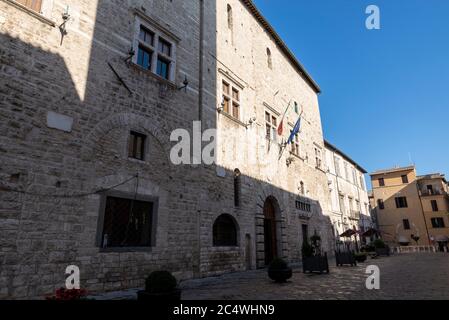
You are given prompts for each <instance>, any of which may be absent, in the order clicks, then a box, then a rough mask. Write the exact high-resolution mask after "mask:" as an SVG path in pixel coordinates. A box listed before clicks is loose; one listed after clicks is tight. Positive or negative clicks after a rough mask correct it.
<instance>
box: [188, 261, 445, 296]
mask: <svg viewBox="0 0 449 320" xmlns="http://www.w3.org/2000/svg"><path fill="white" fill-rule="evenodd" d="M332 263H333V261H332ZM369 265H377V266H378V267H379V268H380V272H381V275H380V276H381V278H380V281H381V288H380V290H367V289H366V287H365V282H366V279H367V276H368V275H367V274H365V271H366V267H367V266H369ZM181 287H182V288H183V295H182V298H183V299H184V300H309V299H313V300H353V299H360V300H395V299H405V300H415V299H417V300H429V299H444V300H449V254H443V253H436V254H435V253H432V254H430V253H429V254H425V253H423V254H404V255H395V256H391V257H385V258H379V259H374V260H371V259H369V260H368V261H367V262H366V263H363V264H359V266H357V267H342V268H337V267H331V274H330V275H305V274H303V273H302V272H301V270H299V269H296V270H294V274H293V278H292V279H291V280H290V281H289V282H288V283H286V284H276V283H273V282H272V281H270V280H269V279H268V276H267V273H266V271H265V270H258V271H251V272H245V273H236V274H228V275H224V276H221V277H217V278H208V279H201V280H190V281H186V282H183V283H182V284H181Z"/></svg>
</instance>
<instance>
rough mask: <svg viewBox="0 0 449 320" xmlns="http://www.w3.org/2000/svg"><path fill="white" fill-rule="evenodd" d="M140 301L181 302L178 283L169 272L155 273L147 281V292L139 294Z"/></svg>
mask: <svg viewBox="0 0 449 320" xmlns="http://www.w3.org/2000/svg"><path fill="white" fill-rule="evenodd" d="M137 298H138V300H139V301H158V300H159V301H161V300H163V301H180V300H181V290H180V289H179V288H178V281H177V280H176V278H175V277H174V276H173V275H172V274H171V273H170V272H168V271H155V272H153V273H152V274H150V275H149V276H148V278H147V279H146V280H145V290H144V291H139V292H138V293H137Z"/></svg>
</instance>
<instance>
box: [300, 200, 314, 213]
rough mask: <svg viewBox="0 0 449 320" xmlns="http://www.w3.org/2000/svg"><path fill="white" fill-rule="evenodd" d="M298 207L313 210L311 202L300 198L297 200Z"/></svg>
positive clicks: (301, 209)
mask: <svg viewBox="0 0 449 320" xmlns="http://www.w3.org/2000/svg"><path fill="white" fill-rule="evenodd" d="M296 209H298V210H299V211H304V212H312V206H311V205H310V203H306V202H304V201H300V200H297V201H296Z"/></svg>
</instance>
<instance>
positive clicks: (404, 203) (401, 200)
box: [395, 197, 408, 209]
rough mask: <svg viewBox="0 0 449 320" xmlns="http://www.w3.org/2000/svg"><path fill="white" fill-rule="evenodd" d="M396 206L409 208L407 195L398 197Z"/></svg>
mask: <svg viewBox="0 0 449 320" xmlns="http://www.w3.org/2000/svg"><path fill="white" fill-rule="evenodd" d="M395 200H396V208H398V209H401V208H408V204H407V198H406V197H397V198H396V199H395Z"/></svg>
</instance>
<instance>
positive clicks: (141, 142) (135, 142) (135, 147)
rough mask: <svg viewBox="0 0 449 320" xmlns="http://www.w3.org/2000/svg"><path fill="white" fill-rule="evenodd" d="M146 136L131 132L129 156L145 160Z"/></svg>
mask: <svg viewBox="0 0 449 320" xmlns="http://www.w3.org/2000/svg"><path fill="white" fill-rule="evenodd" d="M146 138H147V137H146V135H144V134H141V133H137V132H134V131H131V133H130V137H129V145H128V156H129V157H130V158H133V159H137V160H142V161H143V160H145V142H146Z"/></svg>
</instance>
